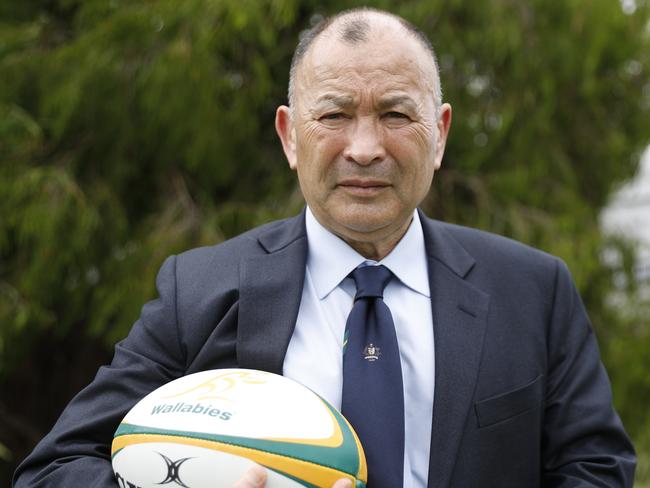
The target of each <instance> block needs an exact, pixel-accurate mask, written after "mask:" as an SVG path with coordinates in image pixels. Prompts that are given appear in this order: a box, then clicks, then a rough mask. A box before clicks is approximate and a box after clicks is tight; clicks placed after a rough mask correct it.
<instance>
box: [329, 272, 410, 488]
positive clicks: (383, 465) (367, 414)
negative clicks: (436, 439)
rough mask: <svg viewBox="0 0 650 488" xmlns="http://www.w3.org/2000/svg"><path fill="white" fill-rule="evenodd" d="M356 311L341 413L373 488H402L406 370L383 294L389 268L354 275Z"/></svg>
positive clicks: (348, 336)
mask: <svg viewBox="0 0 650 488" xmlns="http://www.w3.org/2000/svg"><path fill="white" fill-rule="evenodd" d="M351 275H352V278H353V279H354V281H355V283H356V285H357V293H356V295H355V297H354V306H353V307H352V311H351V312H350V315H349V317H348V321H347V324H346V330H345V340H344V346H343V397H342V401H341V411H342V413H343V415H344V416H345V417H346V418H347V419H348V421H349V422H350V423H351V424H352V426H353V427H354V430H355V431H356V432H357V435H358V436H359V439H360V440H361V444H362V445H363V449H364V452H365V454H366V461H367V463H368V484H367V486H368V488H398V487H401V486H403V474H404V390H403V387H402V367H401V365H400V359H399V348H398V345H397V336H396V334H395V324H394V323H393V317H392V316H391V313H390V309H389V308H388V306H387V305H386V304H385V303H384V300H383V295H384V288H385V287H386V285H387V284H388V282H389V281H390V280H391V278H392V276H393V274H392V273H391V272H390V270H389V269H388V268H386V267H385V266H365V267H361V268H357V269H355V270H354V271H353V272H352V273H351Z"/></svg>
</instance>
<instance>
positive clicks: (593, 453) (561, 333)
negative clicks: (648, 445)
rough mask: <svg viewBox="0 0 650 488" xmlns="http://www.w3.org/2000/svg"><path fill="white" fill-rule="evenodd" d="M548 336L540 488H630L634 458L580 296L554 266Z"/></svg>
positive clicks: (565, 273)
mask: <svg viewBox="0 0 650 488" xmlns="http://www.w3.org/2000/svg"><path fill="white" fill-rule="evenodd" d="M553 300H554V303H553V307H552V316H551V319H550V325H549V330H548V343H547V347H548V361H549V362H548V369H547V383H546V400H545V406H544V408H545V412H544V413H545V415H544V424H543V431H542V450H543V453H544V454H543V466H542V469H543V474H542V478H543V479H542V486H544V487H569V486H570V487H596V486H598V487H604V486H607V487H631V486H632V484H633V477H634V468H635V455H634V449H633V447H632V445H631V443H630V441H629V439H628V437H627V435H626V434H625V431H624V429H623V426H622V424H621V421H620V419H619V417H618V415H617V414H616V412H615V411H614V409H613V407H612V395H611V389H610V384H609V380H608V378H607V373H606V372H605V369H604V367H603V365H602V363H601V362H600V359H599V352H598V346H597V343H596V339H595V337H594V334H593V332H592V329H591V325H590V323H589V319H588V318H587V314H586V312H585V310H584V306H583V304H582V301H581V300H580V296H579V295H578V292H577V290H576V288H575V286H574V285H573V283H572V280H571V277H570V274H569V271H568V270H567V268H566V266H565V265H564V263H562V262H560V261H558V266H557V274H556V281H555V293H554V299H553Z"/></svg>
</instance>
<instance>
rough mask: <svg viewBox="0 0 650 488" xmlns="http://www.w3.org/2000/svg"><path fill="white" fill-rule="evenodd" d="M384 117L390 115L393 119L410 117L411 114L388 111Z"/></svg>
mask: <svg viewBox="0 0 650 488" xmlns="http://www.w3.org/2000/svg"><path fill="white" fill-rule="evenodd" d="M384 117H388V118H391V119H408V118H409V116H408V115H406V114H403V113H401V112H386V113H385V114H384Z"/></svg>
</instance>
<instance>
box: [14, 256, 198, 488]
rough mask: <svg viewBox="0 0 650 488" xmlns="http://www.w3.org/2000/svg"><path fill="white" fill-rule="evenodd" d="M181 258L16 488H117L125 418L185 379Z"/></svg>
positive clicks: (28, 462)
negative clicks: (115, 442)
mask: <svg viewBox="0 0 650 488" xmlns="http://www.w3.org/2000/svg"><path fill="white" fill-rule="evenodd" d="M175 273H176V258H175V257H173V256H172V257H170V258H168V259H167V260H166V261H165V263H164V264H163V266H162V268H161V270H160V272H159V274H158V278H157V281H156V284H157V288H158V292H159V298H158V299H156V300H154V301H152V302H149V303H147V304H146V305H145V306H144V307H143V309H142V314H141V316H140V319H139V320H138V321H137V322H136V324H135V325H134V327H133V328H132V330H131V332H130V334H129V336H128V337H127V338H126V339H125V340H123V341H122V342H121V343H119V344H117V345H116V347H115V355H114V358H113V361H112V363H111V364H110V366H105V367H102V368H100V370H99V371H98V373H97V376H96V377H95V379H94V380H93V382H92V383H91V384H90V385H89V386H88V387H86V388H85V389H84V390H82V391H81V392H80V393H79V394H78V395H77V396H76V397H75V398H74V399H73V400H72V401H71V402H70V404H69V405H68V406H67V407H66V409H65V410H64V412H63V414H62V415H61V417H60V418H59V420H58V421H57V423H56V425H55V426H54V428H53V429H52V431H51V432H50V433H49V434H48V435H47V436H46V437H45V438H44V439H43V440H42V441H41V442H40V443H39V444H38V445H37V447H36V448H35V449H34V451H33V452H32V454H30V455H29V456H28V457H27V458H26V459H25V460H24V461H23V463H22V464H21V465H20V466H19V467H18V469H17V471H16V474H15V477H14V483H15V484H14V486H15V488H27V487H33V488H36V487H39V488H45V487H52V488H54V487H56V488H60V487H70V486H83V487H89V488H100V487H101V488H109V487H110V488H115V487H116V486H117V483H116V481H115V478H114V476H113V470H112V467H111V455H110V442H111V440H112V438H113V434H114V432H115V429H116V428H117V425H118V424H119V422H120V421H121V420H122V418H123V417H124V415H126V412H128V410H129V409H130V408H131V407H132V406H133V405H135V403H137V402H138V401H139V400H140V399H141V398H142V397H144V396H145V395H146V394H148V393H149V392H151V391H152V390H154V389H155V388H157V387H158V386H160V385H162V384H164V383H166V382H168V381H171V380H172V379H174V378H176V377H178V376H180V375H182V374H183V372H184V370H185V363H186V360H185V354H184V351H183V347H182V346H181V342H180V340H179V337H180V336H179V333H178V330H177V320H176V277H175Z"/></svg>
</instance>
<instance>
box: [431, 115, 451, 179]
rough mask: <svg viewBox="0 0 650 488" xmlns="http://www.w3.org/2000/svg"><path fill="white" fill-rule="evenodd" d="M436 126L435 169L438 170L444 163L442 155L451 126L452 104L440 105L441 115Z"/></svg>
mask: <svg viewBox="0 0 650 488" xmlns="http://www.w3.org/2000/svg"><path fill="white" fill-rule="evenodd" d="M436 127H437V129H438V139H437V140H436V156H435V169H436V170H438V169H440V165H441V164H442V156H443V154H444V153H445V145H446V144H447V136H448V135H449V128H450V127H451V105H449V104H448V103H443V104H442V106H441V107H440V117H439V118H438V121H437V122H436Z"/></svg>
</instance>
